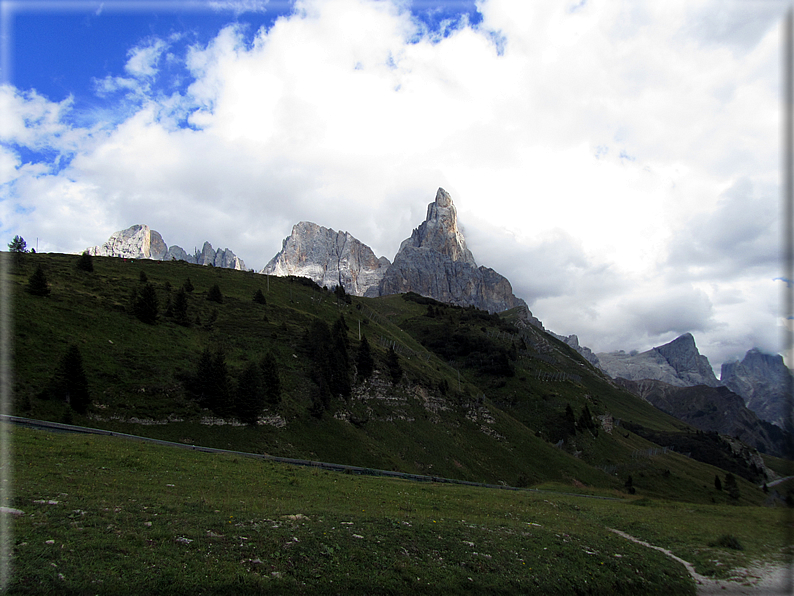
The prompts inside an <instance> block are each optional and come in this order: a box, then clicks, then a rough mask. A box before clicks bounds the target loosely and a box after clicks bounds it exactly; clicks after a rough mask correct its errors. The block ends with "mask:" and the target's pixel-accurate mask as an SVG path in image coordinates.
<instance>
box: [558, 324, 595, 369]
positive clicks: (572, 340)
mask: <svg viewBox="0 0 794 596" xmlns="http://www.w3.org/2000/svg"><path fill="white" fill-rule="evenodd" d="M546 333H549V334H550V335H552V336H554V337H556V338H557V339H559V340H560V341H562V342H565V343H566V344H568V345H569V346H571V347H572V348H573V349H574V350H576V351H577V352H579V354H581V355H582V356H583V357H584V359H585V360H587V361H588V362H589V363H590V364H592V365H593V366H599V362H598V356H596V355H595V353H594V352H593V351H592V350H591V349H590V348H588V347H587V346H581V345H579V337H578V336H576V335H568V336H565V335H557V334H556V333H553V332H551V331H546Z"/></svg>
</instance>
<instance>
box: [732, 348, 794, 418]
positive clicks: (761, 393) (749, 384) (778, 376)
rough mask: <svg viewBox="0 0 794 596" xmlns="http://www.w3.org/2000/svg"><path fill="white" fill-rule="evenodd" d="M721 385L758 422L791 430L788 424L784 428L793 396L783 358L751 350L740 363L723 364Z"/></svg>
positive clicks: (790, 381)
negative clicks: (727, 389)
mask: <svg viewBox="0 0 794 596" xmlns="http://www.w3.org/2000/svg"><path fill="white" fill-rule="evenodd" d="M720 381H721V382H722V383H723V384H724V385H725V386H726V387H728V388H730V389H731V391H733V392H734V393H736V394H738V395H740V396H741V397H742V399H744V402H745V404H746V405H747V407H748V408H750V409H751V410H752V411H753V412H755V413H756V414H757V415H758V417H759V418H761V419H762V420H766V421H767V422H770V423H772V424H775V425H777V426H779V427H780V428H784V429H787V430H792V425H791V421H789V423H788V425H787V424H786V421H787V416H788V412H789V400H790V399H791V395H792V376H791V371H790V370H789V369H788V367H787V366H786V365H785V364H784V362H783V357H782V356H780V355H778V354H766V353H764V352H762V351H761V350H759V349H758V348H753V349H752V350H750V351H748V352H747V354H745V356H744V359H743V360H742V361H741V362H726V363H724V364H723V365H722V370H721V371H720Z"/></svg>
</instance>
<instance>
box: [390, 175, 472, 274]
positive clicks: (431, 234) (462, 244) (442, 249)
mask: <svg viewBox="0 0 794 596" xmlns="http://www.w3.org/2000/svg"><path fill="white" fill-rule="evenodd" d="M406 248H419V249H429V250H432V251H434V252H437V253H439V254H441V255H444V256H445V257H449V258H450V259H451V260H452V261H463V262H464V263H468V264H470V265H472V266H473V267H476V266H477V263H476V262H475V260H474V255H472V254H471V251H470V250H469V249H468V248H466V240H465V239H464V238H463V234H462V233H461V231H460V228H458V212H457V210H456V209H455V205H454V204H453V202H452V197H451V196H450V195H449V193H448V192H447V191H445V190H444V189H443V188H439V189H438V191H437V192H436V198H435V200H434V201H433V202H432V203H430V204H429V205H428V206H427V217H426V218H425V221H424V222H422V224H421V225H420V226H419V227H418V228H416V229H414V231H413V233H412V234H411V237H410V238H408V239H406V240H404V241H403V243H402V244H401V245H400V250H399V251H398V252H397V254H398V255H399V254H400V253H401V252H403V251H404V250H405V249H406ZM395 259H396V257H395Z"/></svg>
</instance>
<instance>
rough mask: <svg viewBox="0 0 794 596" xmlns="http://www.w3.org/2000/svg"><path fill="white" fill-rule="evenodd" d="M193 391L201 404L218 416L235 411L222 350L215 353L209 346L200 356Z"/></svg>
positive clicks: (227, 414)
mask: <svg viewBox="0 0 794 596" xmlns="http://www.w3.org/2000/svg"><path fill="white" fill-rule="evenodd" d="M192 392H193V394H194V396H195V397H196V399H197V401H198V403H199V405H200V406H202V407H204V408H209V409H210V410H212V411H213V412H214V413H215V414H216V415H218V416H229V415H231V414H232V413H233V405H234V398H233V395H232V391H231V386H230V382H229V371H228V369H227V367H226V356H225V355H224V353H223V351H222V350H218V351H217V352H215V353H214V354H213V353H212V352H211V351H210V350H209V348H206V349H204V351H203V352H202V353H201V355H200V356H199V360H198V363H197V366H196V374H195V377H194V380H193V388H192Z"/></svg>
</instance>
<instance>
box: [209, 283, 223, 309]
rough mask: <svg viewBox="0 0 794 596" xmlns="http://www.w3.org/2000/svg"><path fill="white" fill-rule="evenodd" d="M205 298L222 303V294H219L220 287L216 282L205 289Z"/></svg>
mask: <svg viewBox="0 0 794 596" xmlns="http://www.w3.org/2000/svg"><path fill="white" fill-rule="evenodd" d="M207 300H209V301H211V302H217V303H218V304H223V294H221V289H220V287H218V284H215V285H213V286H212V287H211V288H210V289H209V290H208V291H207Z"/></svg>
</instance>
